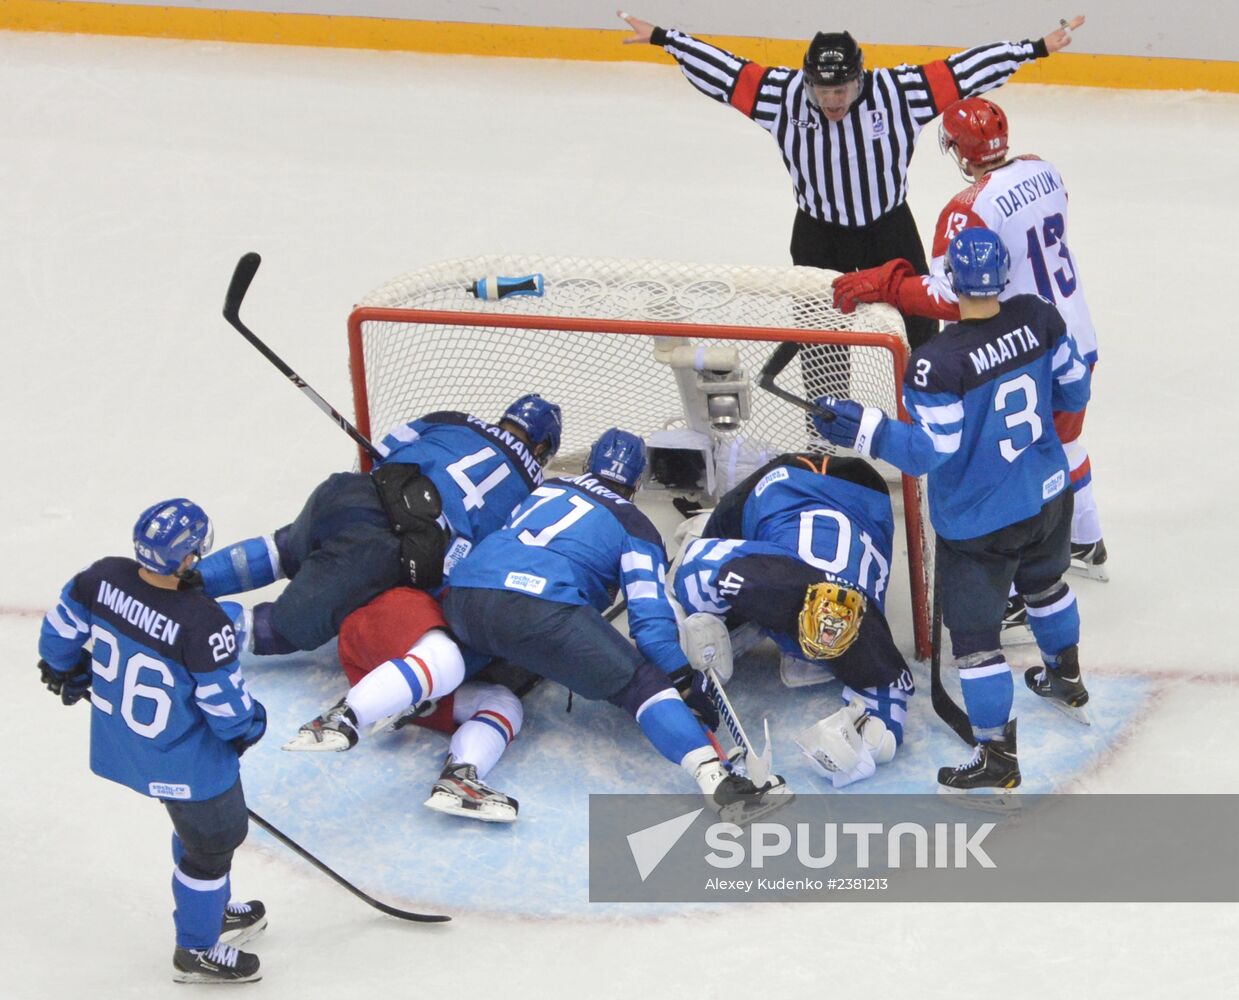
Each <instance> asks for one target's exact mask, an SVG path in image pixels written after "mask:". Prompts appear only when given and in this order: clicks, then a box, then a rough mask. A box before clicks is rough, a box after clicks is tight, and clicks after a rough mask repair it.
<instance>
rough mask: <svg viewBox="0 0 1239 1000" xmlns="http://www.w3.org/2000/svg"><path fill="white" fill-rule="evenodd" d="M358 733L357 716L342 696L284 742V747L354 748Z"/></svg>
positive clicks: (309, 748)
mask: <svg viewBox="0 0 1239 1000" xmlns="http://www.w3.org/2000/svg"><path fill="white" fill-rule="evenodd" d="M358 735H359V733H358V731H357V716H356V715H354V714H353V710H352V709H351V708H349V707H348V705H347V704H346V703H345V701H344V699H343V698H341V699H340V700H339V701H338V702H336V703H335V704H334V705H332V706H331V708H329V709H327V711H325V712H324V713H323V714H322V715H320V716H319V717H318V718H317V719H314V720H312V721H310V722H307V723H306V724H305V725H304V726H302V727H301V730H300V732H298V733H297V735H296V736H295V737H294V738H293V739H291V740H289V741H288V742H287V743H285V744H284V749H285V750H298V751H309V752H312V753H317V752H323V751H327V750H352V749H353V747H355V746H357V738H358Z"/></svg>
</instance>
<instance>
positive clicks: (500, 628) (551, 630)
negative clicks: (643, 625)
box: [442, 587, 661, 701]
mask: <svg viewBox="0 0 1239 1000" xmlns="http://www.w3.org/2000/svg"><path fill="white" fill-rule="evenodd" d="M442 604H443V613H444V615H445V617H446V618H447V623H448V625H450V626H451V629H452V631H453V632H454V633H455V634H456V637H457V638H458V639H460V641H461V642H462V643H464V644H465V645H466V646H469V647H470V648H471V649H476V650H478V651H479V652H482V653H488V654H490V655H491V656H496V657H500V658H502V659H505V660H510V661H511V662H512V663H515V664H517V665H518V666H521V667H524V668H525V669H526V670H529V671H532V672H533V673H535V674H537V675H538V676H540V677H546V678H548V679H549V680H553V681H558V682H559V683H560V684H562V685H563V686H564V687H566V688H567V689H568V690H569V691H572V692H574V693H575V694H579V695H580V696H581V697H582V698H589V699H591V700H594V701H603V700H610V699H611V698H612V697H613V696H615V695H617V694H619V693H620V692H621V691H622V690H623V689H624V688H625V687H626V686H627V685H628V683H629V682H630V681H632V679H633V676H634V675H635V674H636V673H637V671H638V670H639V669H640V668H641V666H642V664H644V663H645V658H644V657H643V656H642V655H641V654H640V653H639V652H638V651H637V650H636V649H635V648H634V647H633V646H632V644H631V643H629V642H628V640H627V639H625V638H624V637H623V636H622V635H620V634H619V632H617V631H616V630H615V629H614V628H613V627H612V626H611V624H610V623H609V622H608V621H607V620H606V619H605V618H603V617H602V615H601V614H599V613H598V612H597V611H596V610H594V608H592V607H590V606H589V605H585V604H562V603H560V602H559V601H544V600H542V599H541V598H537V597H527V596H525V595H524V594H513V593H511V592H509V591H504V590H480V589H477V590H475V589H473V588H462V587H453V588H451V589H450V590H448V592H447V593H446V594H445V595H444V597H443V601H442ZM660 673H661V672H660Z"/></svg>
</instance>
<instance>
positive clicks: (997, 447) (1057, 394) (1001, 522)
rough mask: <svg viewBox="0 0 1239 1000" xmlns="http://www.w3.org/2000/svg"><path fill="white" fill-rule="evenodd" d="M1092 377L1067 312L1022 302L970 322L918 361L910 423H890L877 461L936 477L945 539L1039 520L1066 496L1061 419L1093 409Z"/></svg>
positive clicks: (918, 354)
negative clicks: (1058, 415) (1061, 413)
mask: <svg viewBox="0 0 1239 1000" xmlns="http://www.w3.org/2000/svg"><path fill="white" fill-rule="evenodd" d="M1089 385H1090V376H1089V369H1088V366H1087V365H1085V364H1084V362H1083V360H1082V359H1081V357H1080V353H1079V351H1078V349H1077V348H1076V343H1075V341H1074V340H1073V339H1072V338H1071V337H1070V336H1069V335H1068V333H1067V328H1066V326H1065V325H1064V323H1063V319H1062V317H1061V316H1060V315H1059V313H1058V310H1057V309H1055V308H1054V306H1052V305H1051V304H1050V303H1048V302H1046V301H1045V300H1044V299H1042V298H1039V297H1038V296H1036V295H1016V296H1014V297H1012V298H1010V299H1008V300H1007V301H1005V302H1003V303H1002V310H1001V312H999V314H998V315H997V316H994V317H991V318H989V319H984V320H963V321H961V322H959V323H952V324H949V325H948V326H946V327H945V328H943V330H942V332H941V333H939V334H937V335H936V336H934V337H932V338H931V339H930V340H929V341H927V342H926V343H925V344H922V345H921V346H920V347H919V348H917V349H916V350H915V351H914V352H913V353H912V358H911V361H910V362H909V365H908V371H907V375H906V376H905V379H904V387H903V390H904V393H903V395H904V405H905V407H906V408H907V410H908V414H909V415H910V416H911V418H912V423H911V424H905V423H901V422H900V421H898V420H894V419H890V418H888V419H886V420H884V421H882V423H881V425H880V427H879V428H878V432H877V435H876V437H875V438H874V440H873V443H872V445H871V447H870V453H871V454H873V455H875V456H877V457H878V458H881V459H884V460H886V461H888V462H890V463H891V464H892V465H895V466H898V467H899V468H900V469H902V470H903V471H904V472H907V473H909V474H911V475H920V474H922V473H926V472H927V473H929V512H930V519H931V520H932V522H933V526H934V530H935V531H937V533H938V534H940V535H942V536H943V537H944V538H953V539H963V538H976V537H978V536H980V535H985V534H988V533H990V532H992V531H997V530H998V529H1000V528H1004V527H1006V526H1007V525H1009V524H1015V523H1016V522H1018V521H1022V520H1025V519H1026V518H1029V517H1032V516H1033V515H1035V514H1036V513H1037V512H1038V511H1039V510H1041V508H1042V507H1043V506H1044V505H1045V504H1046V503H1047V502H1048V501H1049V500H1051V499H1053V498H1054V497H1055V496H1057V495H1058V494H1059V493H1061V492H1062V491H1063V490H1064V489H1065V488H1067V485H1068V482H1067V474H1068V464H1067V458H1066V455H1065V454H1064V452H1063V446H1062V443H1061V442H1060V441H1059V439H1058V434H1057V433H1056V432H1055V430H1054V411H1056V410H1066V411H1071V412H1076V411H1079V410H1082V409H1083V408H1084V407H1085V405H1086V404H1087V403H1088V397H1089Z"/></svg>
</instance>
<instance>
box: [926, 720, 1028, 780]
mask: <svg viewBox="0 0 1239 1000" xmlns="http://www.w3.org/2000/svg"><path fill="white" fill-rule="evenodd" d="M1019 785H1020V762H1019V757H1018V755H1017V754H1016V747H1015V720H1014V719H1011V720H1010V721H1009V722H1008V723H1007V724H1006V725H1005V726H1004V727H1003V729H1002V738H1001V739H997V740H990V741H989V742H986V743H978V744H977V747H976V749H975V750H974V751H973V754H972V759H971V760H969V761H968V762H967V763H966V764H959V765H958V766H956V767H941V768H939V769H938V791H939V792H945V793H964V794H969V795H975V794H990V795H993V794H999V795H1001V794H1002V793H1009V792H1012V791H1013V790H1014V789H1016V788H1018V787H1019Z"/></svg>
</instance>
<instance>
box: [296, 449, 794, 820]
mask: <svg viewBox="0 0 1239 1000" xmlns="http://www.w3.org/2000/svg"><path fill="white" fill-rule="evenodd" d="M645 464H646V455H645V445H644V442H643V441H642V440H641V439H640V438H639V437H637V436H636V435H634V434H629V433H627V432H625V431H620V430H616V429H612V430H609V431H607V432H606V433H605V434H603V435H602V436H601V437H600V438H599V439H598V441H596V442H595V443H594V446H593V447H592V448H591V449H590V453H589V457H588V459H587V461H586V465H585V471H584V472H583V473H582V474H581V475H579V476H573V477H566V478H557V479H552V480H549V481H548V482H546V483H544V484H543V485H542V486H541V487H539V488H538V489H537V490H535V491H534V492H533V494H531V495H530V496H529V497H528V498H527V499H526V500H525V501H524V502H523V503H522V504H521V505H520V506H519V507H517V508H516V510H514V511H513V512H512V516H511V517H510V518H509V520H508V523H507V524H506V525H505V526H504V527H503V528H502V529H501V530H500V531H498V532H495V533H494V534H493V535H491V536H489V537H488V538H487V540H486V541H485V542H484V543H483V544H481V545H479V546H477V548H476V549H475V550H474V551H473V552H472V553H470V555H469V556H468V557H467V558H466V559H465V560H463V561H462V562H461V563H460V564H459V565H457V566H456V567H455V568H454V569H453V572H452V581H451V582H452V586H451V589H450V590H448V591H447V592H446V594H445V595H444V597H443V602H442V603H443V611H444V614H445V617H446V620H447V623H448V625H449V626H450V628H451V632H452V634H453V635H455V636H456V637H457V639H458V640H459V642H460V643H461V646H456V644H455V643H453V642H452V640H451V638H450V637H449V636H448V634H447V633H446V632H444V631H442V630H441V629H439V628H432V629H431V631H429V632H427V633H426V635H424V636H423V637H422V639H420V640H419V642H418V644H417V645H414V647H413V649H412V650H411V651H410V655H408V656H405V657H403V658H400V659H399V660H397V661H389V662H386V663H382V664H380V665H379V667H378V668H376V669H374V670H372V671H370V672H369V673H367V674H366V676H365V677H364V678H362V679H361V680H360V682H359V683H358V684H357V685H356V686H355V687H353V688H352V689H351V690H350V691H349V694H348V695H347V696H346V698H345V700H344V703H343V705H341V706H337V707H335V708H333V709H331V710H329V711H328V712H327V713H325V714H324V716H322V717H320V718H319V719H317V720H315V721H314V722H312V723H309V724H307V727H304V729H309V730H315V729H317V730H318V731H320V732H323V733H326V732H340V731H342V730H343V731H345V737H344V739H343V741H342V742H343V744H344V748H347V747H350V746H352V745H355V742H356V736H358V735H360V733H361V732H362V731H363V730H364V729H365V728H367V727H368V725H370V724H371V723H373V722H376V721H378V720H380V719H382V718H386V717H388V716H391V715H393V714H396V713H399V712H401V711H403V710H405V709H408V708H409V707H410V706H412V705H415V704H417V703H418V702H420V701H422V700H424V699H425V698H429V697H435V696H442V695H445V694H447V693H448V692H450V691H452V690H453V689H454V688H455V687H456V686H457V685H458V684H460V682H461V679H462V678H463V677H464V675H465V669H466V668H465V664H464V657H463V656H462V655H461V653H460V649H461V648H462V647H467V648H469V649H471V650H476V651H478V652H480V653H482V654H485V655H488V656H494V657H499V658H502V659H505V660H508V661H511V662H512V663H514V664H517V665H519V666H521V667H523V668H524V669H526V670H528V671H530V672H532V673H534V674H537V675H538V676H542V677H547V678H550V679H551V680H555V681H558V682H560V683H561V684H563V685H564V686H565V687H567V688H568V689H569V690H571V691H573V692H574V693H576V694H579V695H580V696H582V697H585V698H590V699H605V700H607V701H610V702H611V703H612V704H614V705H617V706H619V707H621V708H624V709H626V710H627V711H628V712H630V713H631V714H632V715H633V717H634V718H635V719H636V721H637V723H638V724H639V725H640V726H641V729H642V731H643V732H644V733H645V735H646V737H647V738H648V739H649V740H650V742H651V743H653V744H654V746H655V748H657V749H658V750H659V752H661V753H662V754H663V756H665V757H666V758H667V759H668V760H670V761H672V762H673V763H676V764H679V765H680V766H681V767H683V768H684V770H685V771H687V772H688V773H689V774H691V775H692V776H693V778H694V780H695V781H696V782H697V785H698V787H699V788H700V789H701V791H702V792H703V793H704V794H705V795H706V797H707V798H708V800H709V801H710V803H711V804H712V805H713V806H714V807H715V808H716V809H718V810H719V811H720V812H721V813H722V814H723V815H725V816H727V817H728V818H730V819H734V820H735V821H737V822H748V821H751V820H752V819H754V818H756V817H757V816H759V815H762V814H764V813H765V812H768V811H770V810H772V809H774V808H777V807H778V806H779V805H782V804H784V803H785V802H787V801H790V797H789V796H788V795H787V794H786V784H785V782H784V781H783V779H782V778H779V777H778V776H775V777H774V778H772V779H771V780H770V781H769V782H768V783H766V784H765V785H763V786H762V787H761V788H757V787H756V786H754V785H753V783H752V782H751V781H749V780H748V779H747V778H744V777H741V776H740V775H737V774H733V773H731V772H729V771H728V769H727V767H726V766H725V765H724V764H723V763H722V762H721V761H720V759H719V757H718V755H717V753H716V752H715V751H714V750H713V749H712V747H711V745H710V742H709V739H708V737H707V735H706V731H705V729H704V728H703V726H702V723H701V721H700V720H699V718H698V716H697V715H695V714H694V712H693V710H691V709H690V708H689V707H688V706H687V705H686V704H685V702H684V700H683V699H682V698H681V696H680V693H679V692H678V691H677V689H676V686H675V685H674V684H673V681H672V676H671V675H675V676H676V679H677V680H679V681H680V682H681V684H682V686H683V687H684V689H685V691H686V692H687V693H688V697H689V698H690V700H691V701H692V702H693V703H694V704H695V705H696V706H697V707H698V709H699V711H701V712H702V713H703V714H708V713H710V712H712V707H711V706H710V705H709V703H708V701H707V700H706V699H705V697H704V695H703V694H702V692H701V688H702V685H701V684H700V683H699V682H697V683H694V681H695V680H696V678H694V677H693V672H692V671H690V670H689V667H688V661H687V658H686V657H685V655H684V652H683V650H682V649H681V648H680V645H679V639H678V632H677V628H676V623H675V616H674V613H673V612H672V610H671V606H670V604H669V603H668V601H667V597H666V592H665V590H664V589H663V584H662V580H663V579H664V578H665V572H666V556H665V553H664V551H663V547H662V540H661V538H660V537H659V535H658V532H657V530H656V529H655V528H654V526H653V524H652V523H650V521H649V519H648V518H647V517H646V516H645V514H643V513H642V512H641V511H640V510H639V509H638V508H637V507H636V506H635V505H634V504H633V503H632V502H631V497H632V495H633V494H634V493H635V492H636V490H637V488H638V486H639V484H640V481H641V478H642V474H643V473H644V470H645ZM621 586H622V587H623V588H624V593H625V596H626V598H627V600H628V621H629V628H630V631H631V632H632V636H633V639H634V640H635V641H636V643H637V648H636V649H634V648H633V646H632V645H631V644H630V643H629V642H628V641H627V640H626V639H625V638H624V637H623V636H622V635H620V633H619V632H617V631H616V630H615V629H614V628H613V627H612V626H611V624H610V623H609V622H608V621H606V619H605V618H604V617H603V615H602V612H603V611H604V610H605V609H606V608H608V607H609V606H610V605H611V604H613V603H614V598H615V594H616V593H617V592H618V590H619V588H620V587H621ZM350 625H351V623H350ZM350 632H351V630H350ZM351 644H352V639H351V637H349V636H346V635H345V634H343V633H342V636H341V647H342V649H346V650H347V649H349V648H350V647H351ZM432 644H433V646H434V647H437V648H435V649H432V648H431V645H432ZM448 647H451V649H450V650H449V648H448ZM453 651H454V655H452V654H453ZM414 654H416V655H414ZM346 655H351V653H348V654H346ZM712 721H713V722H714V723H715V724H717V717H715V718H714V719H713V720H712ZM304 729H303V731H304ZM324 738H325V739H326V738H329V737H327V736H325V735H324ZM333 742H335V743H336V745H337V746H339V745H340V743H341V741H340V740H339V739H338V738H337V739H333ZM436 787H438V786H436ZM474 791H480V792H481V794H484V795H486V794H489V795H496V796H498V795H499V794H500V793H495V792H494V791H493V790H491V789H487V788H486V787H485V786H484V785H480V784H479V787H478V788H475V789H474ZM501 797H502V798H504V799H507V797H506V796H501ZM508 801H511V800H510V799H508Z"/></svg>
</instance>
